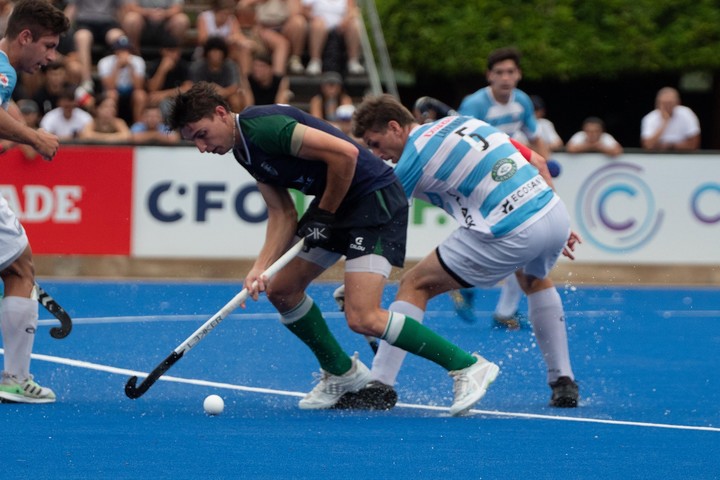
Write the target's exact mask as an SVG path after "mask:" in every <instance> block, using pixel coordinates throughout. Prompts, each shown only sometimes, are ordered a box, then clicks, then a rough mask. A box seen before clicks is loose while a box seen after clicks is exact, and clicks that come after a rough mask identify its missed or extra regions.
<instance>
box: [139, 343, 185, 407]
mask: <svg viewBox="0 0 720 480" xmlns="http://www.w3.org/2000/svg"><path fill="white" fill-rule="evenodd" d="M183 353H185V352H180V353H177V352H175V351H173V352H172V353H171V354H170V355H168V357H167V358H166V359H165V360H163V361H162V363H161V364H160V365H158V366H157V367H155V370H153V371H152V372H150V375H148V376H147V378H146V379H145V380H143V381H142V382H141V383H140V385H138V384H137V381H138V377H137V375H133V376H132V377H130V378H129V379H128V381H127V383H126V384H125V395H127V397H128V398H131V399H133V400H134V399H136V398H140V397H141V396H143V394H144V393H145V392H147V391H148V389H149V388H150V387H152V385H153V384H154V383H155V382H156V381H157V379H158V378H160V377H162V375H163V374H164V373H165V372H167V371H168V370H169V369H170V367H172V366H173V365H174V364H175V362H177V361H178V360H180V359H181V358H182V356H183Z"/></svg>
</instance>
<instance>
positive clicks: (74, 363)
mask: <svg viewBox="0 0 720 480" xmlns="http://www.w3.org/2000/svg"><path fill="white" fill-rule="evenodd" d="M0 354H3V355H4V354H5V350H4V349H2V348H0ZM32 358H33V359H35V360H42V361H45V362H51V363H59V364H62V365H68V366H71V367H78V368H87V369H90V370H98V371H102V372H108V373H115V374H118V375H128V376H132V375H137V376H139V377H146V376H147V375H148V373H146V372H139V371H136V370H130V369H127V368H118V367H111V366H108V365H101V364H98V363H92V362H86V361H83V360H75V359H72V358H63V357H57V356H53V355H43V354H40V353H33V354H32ZM160 380H163V381H166V382H176V383H185V384H190V385H201V386H206V387H214V388H224V389H228V390H239V391H243V392H253V393H267V394H271V395H283V396H290V397H304V396H305V393H303V392H293V391H288V390H275V389H270V388H257V387H246V386H243V385H235V384H231V383H222V382H210V381H207V380H198V379H193V378H181V377H173V376H171V375H163V376H162V377H160ZM396 406H397V407H403V408H409V409H416V410H430V411H437V412H442V413H447V407H439V406H433V405H418V404H410V403H398V404H397V405H396ZM470 412H471V413H474V414H478V415H486V416H492V417H507V418H527V419H535V420H554V421H563V422H580V423H601V424H605V425H622V426H631V427H646V428H662V429H674V430H694V431H703V432H718V433H720V428H718V427H703V426H697V425H673V424H668V423H652V422H632V421H625V420H607V419H599V418H586V417H566V416H562V415H542V414H535V413H520V412H501V411H495V410H479V409H473V410H470Z"/></svg>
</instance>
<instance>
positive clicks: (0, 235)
mask: <svg viewBox="0 0 720 480" xmlns="http://www.w3.org/2000/svg"><path fill="white" fill-rule="evenodd" d="M27 245H28V238H27V235H26V234H25V229H24V228H23V227H22V225H20V220H18V218H17V217H16V216H15V213H14V212H13V211H12V210H11V209H10V205H8V202H7V200H5V197H3V196H2V195H0V272H1V271H3V270H5V269H6V268H7V267H9V266H10V265H12V264H13V262H14V261H15V260H17V259H18V257H19V256H20V255H22V253H23V252H24V251H25V248H26V247H27Z"/></svg>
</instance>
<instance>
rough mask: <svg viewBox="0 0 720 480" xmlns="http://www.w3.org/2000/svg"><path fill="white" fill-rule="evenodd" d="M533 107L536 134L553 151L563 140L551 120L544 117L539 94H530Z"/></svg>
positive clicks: (557, 148) (558, 147)
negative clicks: (536, 128)
mask: <svg viewBox="0 0 720 480" xmlns="http://www.w3.org/2000/svg"><path fill="white" fill-rule="evenodd" d="M530 100H531V101H532V104H533V108H534V109H535V120H536V122H537V126H538V135H539V136H540V138H542V140H543V142H545V145H546V146H547V148H548V150H549V151H551V152H555V151H557V150H560V149H561V148H562V147H563V140H562V138H560V135H558V133H557V130H555V125H554V124H553V122H551V121H550V120H548V119H547V118H545V114H546V110H545V101H544V100H543V99H542V97H540V96H539V95H530Z"/></svg>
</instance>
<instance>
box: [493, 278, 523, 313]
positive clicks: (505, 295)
mask: <svg viewBox="0 0 720 480" xmlns="http://www.w3.org/2000/svg"><path fill="white" fill-rule="evenodd" d="M522 295H523V291H522V288H520V284H519V283H518V280H517V277H516V276H515V274H514V273H513V274H512V275H510V276H509V277H507V278H506V279H505V281H504V282H503V284H502V287H501V288H500V298H499V299H498V303H497V305H496V306H495V315H497V316H498V317H505V318H507V317H512V316H513V315H515V313H516V312H517V310H518V305H519V304H520V299H522Z"/></svg>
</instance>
